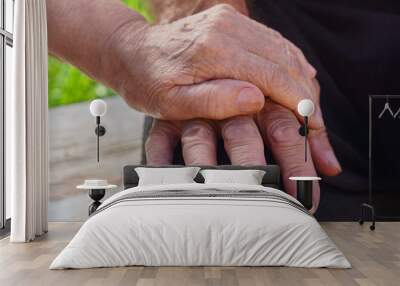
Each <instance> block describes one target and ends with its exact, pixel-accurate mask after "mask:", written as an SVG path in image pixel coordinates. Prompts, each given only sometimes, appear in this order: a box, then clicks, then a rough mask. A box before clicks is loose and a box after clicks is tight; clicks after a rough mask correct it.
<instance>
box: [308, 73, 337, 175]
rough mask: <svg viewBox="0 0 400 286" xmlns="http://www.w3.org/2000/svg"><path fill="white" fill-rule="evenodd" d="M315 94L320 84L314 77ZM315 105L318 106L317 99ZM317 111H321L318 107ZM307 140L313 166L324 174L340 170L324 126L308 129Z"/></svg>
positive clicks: (318, 91) (334, 173) (318, 90)
mask: <svg viewBox="0 0 400 286" xmlns="http://www.w3.org/2000/svg"><path fill="white" fill-rule="evenodd" d="M312 83H313V86H314V89H315V91H316V93H317V94H319V93H320V86H319V83H318V81H317V80H316V79H313V80H312ZM317 106H318V107H319V101H318V104H317ZM317 112H321V109H320V108H319V109H318V110H317ZM308 140H309V142H310V149H311V155H312V157H313V159H314V164H315V167H316V168H317V170H318V171H319V172H321V173H322V174H324V175H326V176H336V175H338V174H339V173H340V172H341V171H342V167H341V166H340V163H339V161H338V159H337V157H336V155H335V152H334V151H333V148H332V145H331V143H330V142H329V138H328V134H327V132H326V128H320V129H317V130H314V129H310V133H309V137H308Z"/></svg>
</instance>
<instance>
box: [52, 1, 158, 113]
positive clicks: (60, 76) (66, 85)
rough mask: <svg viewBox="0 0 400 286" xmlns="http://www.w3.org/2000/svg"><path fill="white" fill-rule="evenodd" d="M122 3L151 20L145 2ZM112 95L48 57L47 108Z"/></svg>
mask: <svg viewBox="0 0 400 286" xmlns="http://www.w3.org/2000/svg"><path fill="white" fill-rule="evenodd" d="M123 2H124V3H125V4H126V5H127V6H129V7H130V8H132V9H134V10H136V11H138V12H139V13H140V14H142V15H143V16H144V17H145V18H146V19H147V20H148V21H151V20H152V18H151V16H150V14H149V12H148V11H149V9H148V7H147V4H146V3H147V2H146V0H123ZM113 95H115V93H114V91H112V90H111V89H108V88H106V87H105V86H104V85H102V84H100V83H97V82H96V81H94V80H92V79H91V78H89V77H88V76H87V75H85V74H84V73H82V72H81V71H79V70H78V69H77V68H75V67H73V66H71V65H69V64H66V63H62V62H60V61H59V60H57V59H55V58H52V57H49V107H55V106H60V105H66V104H71V103H76V102H81V101H88V100H92V99H95V98H102V97H106V96H113Z"/></svg>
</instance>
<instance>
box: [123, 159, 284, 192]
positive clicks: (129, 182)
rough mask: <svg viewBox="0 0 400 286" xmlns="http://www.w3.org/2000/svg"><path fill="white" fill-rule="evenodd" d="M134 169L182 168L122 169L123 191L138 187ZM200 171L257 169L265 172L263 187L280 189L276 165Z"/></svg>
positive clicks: (197, 178)
mask: <svg viewBox="0 0 400 286" xmlns="http://www.w3.org/2000/svg"><path fill="white" fill-rule="evenodd" d="M136 167H147V168H179V167H184V166H182V165H172V166H147V165H128V166H125V167H124V170H123V175H122V178H123V185H124V190H125V189H128V188H133V187H136V186H137V185H138V182H139V177H138V175H137V173H136V171H135V168H136ZM198 167H200V168H201V169H218V170H247V169H253V170H254V169H257V170H263V171H265V172H266V173H265V175H264V178H263V180H262V185H263V186H265V187H271V188H276V189H282V188H281V175H280V169H279V166H277V165H268V166H232V165H219V166H198ZM194 180H195V181H196V182H198V183H203V182H204V178H203V176H202V175H201V174H200V173H199V174H198V175H197V176H196V178H195V179H194Z"/></svg>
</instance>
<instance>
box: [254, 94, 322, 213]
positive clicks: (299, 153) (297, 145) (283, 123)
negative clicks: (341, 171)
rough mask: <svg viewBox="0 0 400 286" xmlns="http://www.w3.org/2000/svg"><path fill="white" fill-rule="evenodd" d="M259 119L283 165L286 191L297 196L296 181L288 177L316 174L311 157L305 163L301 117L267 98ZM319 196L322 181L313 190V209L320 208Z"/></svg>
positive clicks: (277, 160)
mask: <svg viewBox="0 0 400 286" xmlns="http://www.w3.org/2000/svg"><path fill="white" fill-rule="evenodd" d="M258 122H259V126H260V130H261V132H262V134H263V137H264V140H265V142H266V144H267V145H268V146H269V148H270V150H271V152H272V154H273V156H274V158H275V160H276V162H277V163H278V165H279V166H280V167H281V170H282V177H283V183H284V187H285V191H286V192H287V193H289V194H290V195H292V196H294V197H296V196H297V189H296V183H295V182H294V181H290V180H289V177H292V176H316V175H317V172H316V170H315V167H314V163H313V160H312V158H311V156H309V157H308V159H307V162H305V158H304V148H305V146H304V144H305V143H304V137H302V136H300V134H299V132H298V130H299V127H300V124H299V122H298V120H297V119H296V117H295V116H294V114H293V113H292V112H290V111H288V110H287V109H286V108H284V107H282V106H280V105H278V104H276V103H274V102H272V101H268V102H267V103H266V105H265V107H264V109H263V110H262V111H261V112H260V113H259V115H258ZM308 151H309V150H308ZM319 196H320V190H319V184H318V182H315V183H314V191H313V209H314V210H316V208H317V207H318V203H319Z"/></svg>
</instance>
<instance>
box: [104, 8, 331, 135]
mask: <svg viewBox="0 0 400 286" xmlns="http://www.w3.org/2000/svg"><path fill="white" fill-rule="evenodd" d="M109 42H110V44H109V47H110V53H108V54H112V56H111V57H108V58H106V59H105V60H104V61H105V62H106V63H107V61H108V63H109V66H114V67H115V68H114V69H115V71H116V72H115V80H114V81H113V82H114V84H112V85H113V86H114V89H116V90H117V91H118V92H119V93H120V94H121V95H122V96H123V97H124V98H125V100H126V101H127V102H128V104H130V105H131V106H132V107H134V108H137V109H139V110H141V111H143V112H146V113H148V114H151V115H152V116H154V117H156V118H161V119H170V120H185V119H192V118H208V119H225V118H228V117H232V116H236V115H244V114H253V113H255V112H257V111H259V110H260V109H261V108H262V106H263V105H264V96H263V95H266V96H269V97H270V98H271V99H272V100H274V101H275V102H277V103H279V104H281V105H282V106H284V107H286V108H288V109H290V110H292V111H293V112H296V111H295V110H296V107H297V103H298V102H299V101H300V100H301V99H304V98H309V99H314V95H313V94H312V91H311V90H310V86H311V81H310V80H311V79H312V78H313V77H314V76H315V70H314V69H313V67H312V66H311V65H310V64H309V63H308V62H307V61H306V59H305V57H304V55H303V54H302V52H301V51H300V50H299V49H298V48H297V47H295V46H294V45H293V44H292V43H290V42H289V41H288V40H286V39H285V38H283V37H282V36H281V35H280V34H279V33H278V32H276V31H274V30H272V29H269V28H267V27H265V26H264V25H261V24H260V23H257V22H255V21H253V20H251V19H250V18H248V17H246V16H244V15H242V14H240V13H239V12H237V11H236V10H235V9H234V8H232V7H231V6H229V5H217V6H214V7H212V8H210V9H208V10H205V11H203V12H201V13H198V14H195V15H192V16H189V17H186V18H183V19H180V20H177V21H175V22H172V23H170V24H164V25H153V26H149V27H146V28H144V29H143V30H142V33H140V34H138V33H131V31H130V26H129V23H128V24H126V25H123V26H122V27H120V28H119V29H118V31H117V32H116V33H115V35H114V36H113V37H111V38H110V40H109ZM133 51H135V52H133ZM300 120H301V118H300ZM310 126H311V127H312V128H322V127H323V123H322V116H321V112H317V114H316V116H313V118H312V119H311V121H310Z"/></svg>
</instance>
